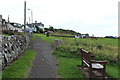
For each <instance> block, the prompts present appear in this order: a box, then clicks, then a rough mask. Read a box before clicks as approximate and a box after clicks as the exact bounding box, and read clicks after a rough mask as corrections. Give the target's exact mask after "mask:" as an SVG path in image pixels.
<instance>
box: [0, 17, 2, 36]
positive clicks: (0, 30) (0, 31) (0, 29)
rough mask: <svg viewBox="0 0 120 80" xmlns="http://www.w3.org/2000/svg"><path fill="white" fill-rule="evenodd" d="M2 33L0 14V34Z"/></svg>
mask: <svg viewBox="0 0 120 80" xmlns="http://www.w3.org/2000/svg"><path fill="white" fill-rule="evenodd" d="M1 33H2V15H0V34H1Z"/></svg>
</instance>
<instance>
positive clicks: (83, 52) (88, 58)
mask: <svg viewBox="0 0 120 80" xmlns="http://www.w3.org/2000/svg"><path fill="white" fill-rule="evenodd" d="M80 52H81V57H82V60H84V61H85V62H86V63H87V64H88V65H89V66H91V60H92V57H91V53H90V52H88V51H86V50H84V49H80Z"/></svg>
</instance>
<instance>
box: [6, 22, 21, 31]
mask: <svg viewBox="0 0 120 80" xmlns="http://www.w3.org/2000/svg"><path fill="white" fill-rule="evenodd" d="M7 27H8V29H9V30H14V31H17V32H23V30H22V26H21V24H19V23H14V22H13V23H9V24H8V25H7Z"/></svg>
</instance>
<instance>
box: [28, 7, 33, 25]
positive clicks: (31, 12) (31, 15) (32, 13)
mask: <svg viewBox="0 0 120 80" xmlns="http://www.w3.org/2000/svg"><path fill="white" fill-rule="evenodd" d="M28 10H31V23H33V12H32V9H29V8H28ZM29 19H30V18H29Z"/></svg>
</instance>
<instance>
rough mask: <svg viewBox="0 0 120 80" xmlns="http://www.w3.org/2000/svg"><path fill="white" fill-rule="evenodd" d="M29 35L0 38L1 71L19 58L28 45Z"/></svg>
mask: <svg viewBox="0 0 120 80" xmlns="http://www.w3.org/2000/svg"><path fill="white" fill-rule="evenodd" d="M30 40H31V36H30V35H13V36H0V66H1V70H2V69H4V67H5V66H7V65H9V64H10V63H11V62H13V61H14V60H16V59H17V58H19V56H20V55H21V54H22V53H23V52H24V50H25V49H26V48H28V46H29V44H30Z"/></svg>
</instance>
